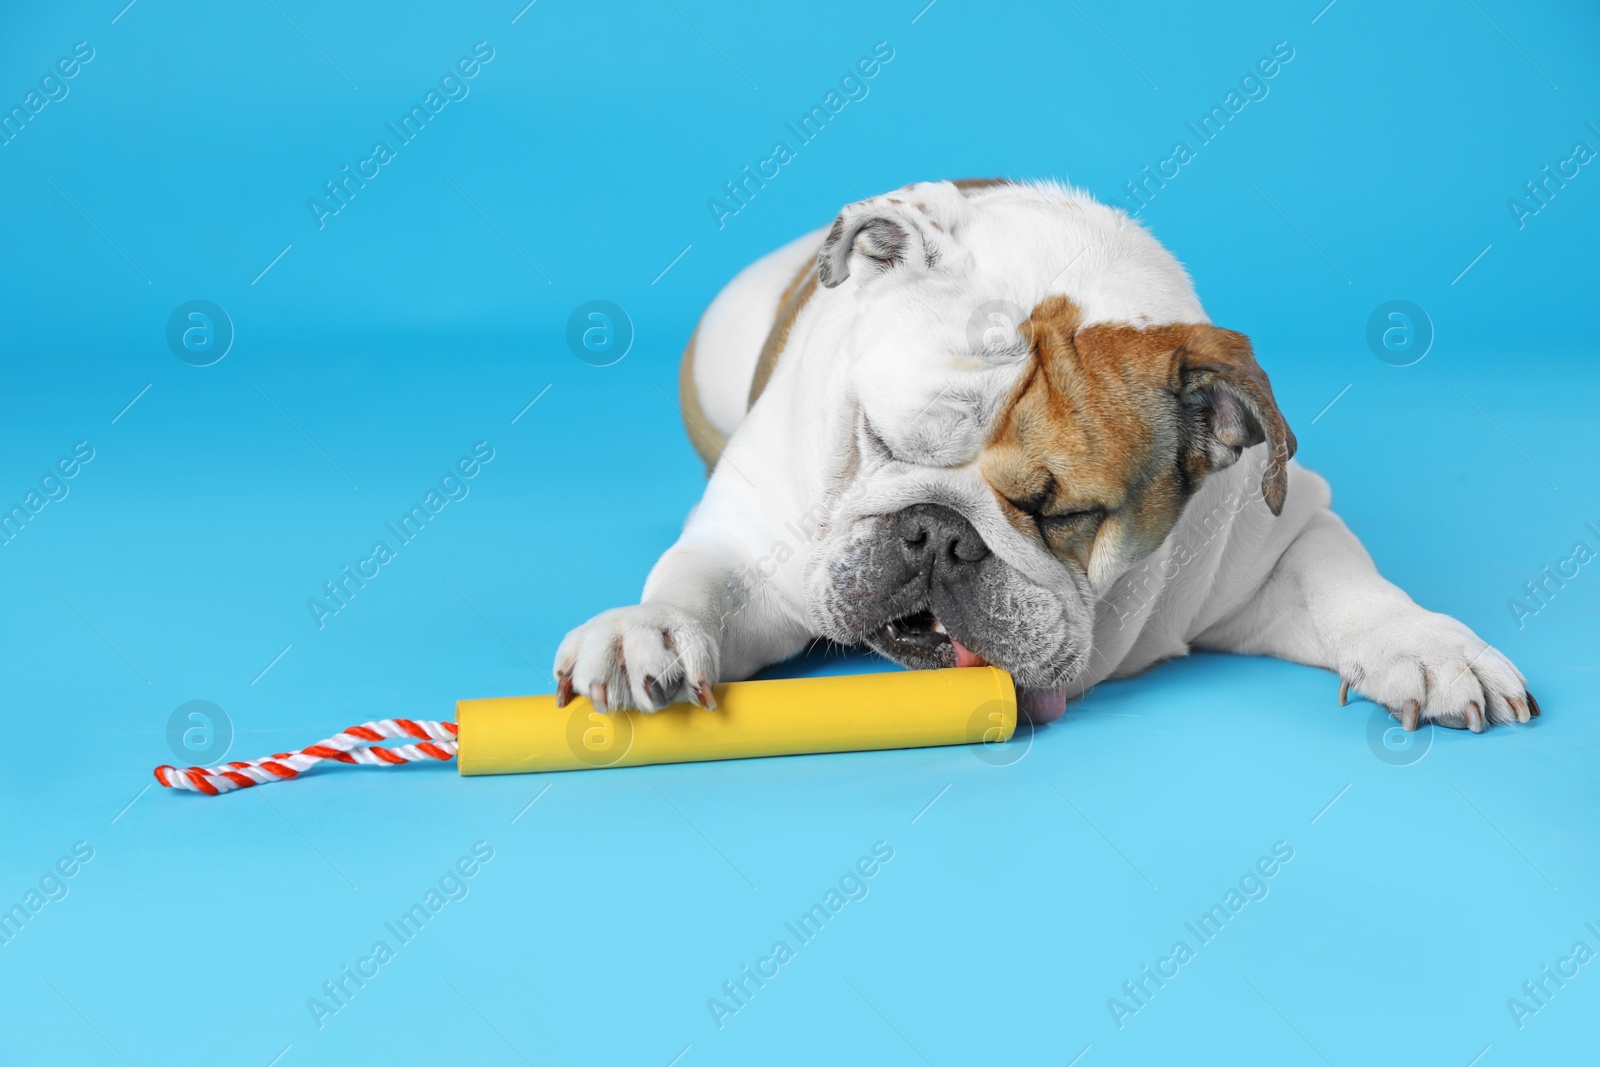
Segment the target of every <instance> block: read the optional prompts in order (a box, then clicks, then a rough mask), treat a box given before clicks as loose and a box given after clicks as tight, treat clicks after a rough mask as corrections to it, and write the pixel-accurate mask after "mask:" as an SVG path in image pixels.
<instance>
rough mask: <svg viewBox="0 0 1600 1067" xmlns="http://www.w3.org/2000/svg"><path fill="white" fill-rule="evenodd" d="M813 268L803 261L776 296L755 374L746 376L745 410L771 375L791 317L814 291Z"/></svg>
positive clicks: (810, 262)
mask: <svg viewBox="0 0 1600 1067" xmlns="http://www.w3.org/2000/svg"><path fill="white" fill-rule="evenodd" d="M816 268H817V264H816V261H815V260H812V259H808V260H806V262H805V265H804V266H802V267H801V268H800V270H799V271H797V272H796V273H795V276H794V278H793V279H792V280H791V281H790V282H789V284H788V285H787V286H786V287H785V288H784V290H783V295H782V296H780V297H779V298H778V317H777V318H776V319H774V320H773V323H772V329H771V331H769V332H768V334H767V340H766V343H765V344H763V345H762V346H761V355H760V356H759V357H758V358H757V359H756V371H755V375H754V376H753V377H752V378H751V379H750V399H749V401H748V402H747V403H746V404H745V410H746V411H748V410H750V408H752V407H754V406H755V403H756V399H757V398H758V397H760V396H761V393H762V391H763V390H765V389H766V387H767V382H768V381H770V380H771V378H772V372H773V371H774V370H776V369H777V366H778V357H779V356H780V355H782V354H783V349H784V346H785V345H787V344H788V343H789V331H790V330H791V329H793V328H794V320H795V319H797V318H799V317H800V312H801V311H802V310H803V309H804V308H805V306H806V301H808V300H810V299H811V296H812V294H813V293H815V292H816V291H817V269H816Z"/></svg>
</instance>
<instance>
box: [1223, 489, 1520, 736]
mask: <svg viewBox="0 0 1600 1067" xmlns="http://www.w3.org/2000/svg"><path fill="white" fill-rule="evenodd" d="M1193 643H1194V644H1195V645H1197V646H1202V647H1209V648H1218V649H1224V650H1227V651H1232V652H1245V653H1255V654H1264V655H1270V656H1277V657H1279V658H1281V659H1288V660H1293V661H1295V662H1297V663H1306V664H1310V665H1312V666H1316V667H1326V668H1328V669H1329V670H1333V671H1337V672H1338V673H1339V678H1340V686H1339V696H1340V701H1341V703H1342V702H1343V700H1344V698H1345V694H1346V691H1347V689H1354V690H1356V691H1357V692H1358V693H1360V694H1361V695H1363V696H1365V697H1367V698H1368V699H1370V700H1372V701H1374V702H1376V703H1378V704H1382V705H1383V706H1384V707H1386V708H1388V709H1389V711H1390V712H1391V713H1392V714H1393V715H1394V716H1395V717H1396V718H1398V719H1399V720H1400V722H1401V724H1402V725H1403V726H1404V727H1405V728H1406V729H1407V730H1414V729H1416V727H1417V724H1418V723H1422V722H1432V723H1437V724H1438V725H1440V726H1449V727H1455V728H1457V729H1460V728H1466V729H1469V730H1474V731H1482V730H1483V729H1484V727H1485V726H1486V725H1487V724H1488V723H1509V722H1527V721H1528V720H1529V718H1530V717H1531V716H1533V715H1537V714H1539V705H1538V704H1537V703H1535V702H1534V699H1533V697H1532V696H1530V695H1529V694H1528V691H1527V687H1526V679H1525V678H1523V676H1522V673H1521V672H1520V671H1518V670H1517V668H1516V667H1515V666H1514V665H1513V664H1512V663H1511V661H1510V660H1509V659H1507V658H1506V657H1505V656H1503V655H1502V654H1501V653H1500V652H1498V651H1496V650H1495V649H1494V648H1491V647H1490V646H1489V645H1487V644H1485V643H1484V642H1483V641H1482V640H1480V639H1479V637H1478V636H1477V635H1476V634H1474V633H1473V632H1472V631H1471V630H1469V629H1468V628H1467V627H1466V626H1464V625H1463V624H1462V623H1460V622H1457V621H1456V620H1455V619H1452V618H1451V617H1449V616H1448V615H1440V614H1438V613H1437V612H1432V611H1428V610H1426V609H1424V608H1422V607H1419V606H1418V605H1417V604H1416V603H1415V602H1414V601H1412V599H1411V598H1410V597H1408V596H1406V594H1405V593H1404V592H1402V591H1401V590H1400V589H1398V588H1397V587H1395V586H1394V585H1392V584H1391V583H1389V582H1387V581H1385V580H1384V579H1383V578H1382V577H1381V576H1380V575H1379V574H1378V571H1377V568H1376V567H1375V566H1374V565H1373V563H1372V558H1371V557H1370V556H1368V555H1367V552H1366V549H1364V548H1363V547H1362V546H1361V543H1360V542H1359V541H1358V540H1356V537H1355V535H1354V534H1352V533H1351V532H1350V530H1349V529H1348V528H1347V527H1346V526H1345V525H1344V523H1343V522H1341V521H1340V520H1339V518H1338V517H1337V516H1336V515H1334V514H1333V512H1331V511H1329V510H1328V509H1327V508H1320V509H1319V510H1318V511H1317V512H1316V513H1315V514H1314V515H1312V516H1311V517H1310V519H1309V521H1307V522H1306V524H1305V526H1304V528H1303V529H1302V530H1301V532H1300V533H1299V534H1298V536H1296V537H1295V539H1294V540H1293V541H1292V542H1291V543H1290V545H1289V547H1288V549H1287V550H1286V551H1285V552H1284V553H1283V555H1282V556H1281V557H1280V558H1279V559H1278V561H1277V564H1276V566H1274V567H1272V569H1271V570H1270V571H1269V572H1267V573H1266V577H1265V580H1264V581H1261V582H1260V584H1259V585H1258V586H1257V588H1256V589H1255V592H1254V593H1253V594H1252V595H1250V596H1249V597H1248V599H1246V600H1245V602H1244V603H1243V604H1242V605H1241V606H1240V607H1239V608H1238V609H1237V610H1234V611H1232V612H1231V613H1230V614H1228V615H1227V617H1225V618H1223V619H1222V620H1221V621H1220V622H1217V623H1215V624H1214V625H1212V626H1210V627H1209V628H1208V629H1207V630H1205V632H1203V633H1201V634H1200V635H1199V636H1198V637H1197V638H1196V639H1195V641H1194V642H1193Z"/></svg>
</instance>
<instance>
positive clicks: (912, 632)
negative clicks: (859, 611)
mask: <svg viewBox="0 0 1600 1067" xmlns="http://www.w3.org/2000/svg"><path fill="white" fill-rule="evenodd" d="M872 636H873V637H874V638H875V641H874V642H873V643H874V644H876V645H877V646H878V647H879V649H881V650H883V651H885V652H887V653H888V654H890V655H891V656H894V657H895V658H897V659H901V660H902V661H907V660H909V661H910V662H911V663H913V664H921V663H925V662H927V661H928V660H929V659H930V658H931V659H934V660H936V661H937V662H938V663H939V664H941V665H942V666H946V667H987V666H989V665H990V663H989V660H988V659H986V658H985V657H984V656H983V654H982V653H980V652H975V651H973V649H971V648H969V647H968V646H967V645H965V644H963V643H962V642H961V641H960V640H959V639H958V638H956V637H955V635H953V634H952V633H950V631H949V630H948V629H946V628H945V625H944V623H943V622H941V621H939V617H938V616H937V615H935V614H934V613H933V611H932V609H930V608H920V609H918V610H917V611H913V612H911V613H910V614H908V615H901V616H899V617H898V618H893V619H890V620H889V621H888V622H886V623H884V624H883V625H882V626H881V627H879V628H878V630H877V632H876V633H875V634H873V635H872ZM994 666H997V667H1003V666H1004V665H1003V664H998V663H997V664H994ZM1066 710H1067V690H1066V687H1065V686H1057V687H1054V688H1051V689H1034V688H1029V687H1027V686H1021V685H1019V686H1017V711H1018V712H1019V713H1021V714H1022V715H1024V716H1025V717H1027V718H1028V720H1029V721H1031V722H1034V723H1046V722H1055V721H1056V720H1057V719H1059V718H1061V716H1062V714H1063V713H1064V712H1065V711H1066Z"/></svg>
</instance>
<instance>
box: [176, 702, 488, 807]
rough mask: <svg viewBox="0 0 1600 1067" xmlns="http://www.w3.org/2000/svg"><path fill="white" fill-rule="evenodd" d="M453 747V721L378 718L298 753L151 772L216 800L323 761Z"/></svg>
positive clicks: (378, 759)
mask: <svg viewBox="0 0 1600 1067" xmlns="http://www.w3.org/2000/svg"><path fill="white" fill-rule="evenodd" d="M407 737H409V738H416V741H414V742H408V743H407V744H404V745H393V746H390V747H387V748H386V747H383V746H381V745H378V744H376V742H379V741H390V740H394V739H396V738H407ZM459 747H460V742H458V741H457V740H456V724H455V723H453V722H433V721H430V720H427V719H379V720H377V721H375V722H366V723H362V724H361V725H360V726H348V727H346V728H345V730H344V732H343V733H337V734H334V735H333V736H332V737H330V738H328V739H327V740H326V741H319V742H318V743H317V744H314V745H309V746H307V747H306V748H302V749H301V750H300V751H298V752H280V753H278V754H277V755H275V756H267V757H265V758H263V759H257V760H235V761H234V762H232V763H224V764H222V765H220V766H217V767H186V768H180V767H173V766H169V765H167V764H163V765H162V766H160V767H157V768H156V781H158V782H160V783H161V784H162V785H164V786H166V787H167V788H168V789H192V790H194V791H195V792H197V793H206V794H208V795H210V796H216V795H217V794H218V793H228V792H231V791H233V790H235V789H248V788H249V787H250V786H253V785H261V784H263V783H265V782H277V781H282V780H283V779H286V778H294V777H297V776H298V775H299V774H300V772H301V771H304V770H307V769H309V768H311V767H315V766H316V765H317V764H319V763H321V762H323V761H324V760H334V761H336V762H339V763H350V764H356V763H367V764H374V765H377V766H380V767H389V766H393V765H395V764H398V763H410V762H412V761H414V760H421V759H434V760H449V759H454V758H455V755H456V750H457V749H458V748H459Z"/></svg>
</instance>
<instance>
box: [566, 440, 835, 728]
mask: <svg viewBox="0 0 1600 1067" xmlns="http://www.w3.org/2000/svg"><path fill="white" fill-rule="evenodd" d="M745 492H748V487H746V486H743V485H741V486H730V485H729V484H728V475H727V472H726V471H725V470H724V469H723V468H721V467H719V468H718V470H717V472H716V473H715V474H713V476H712V479H711V483H710V484H709V485H708V486H707V487H706V495H705V498H704V499H703V500H702V501H701V502H700V505H699V506H698V507H696V508H695V511H694V514H693V515H691V517H690V519H689V522H688V524H687V525H686V526H685V528H684V532H683V536H682V537H680V538H679V539H678V542H677V543H676V544H675V545H673V546H672V547H671V548H670V549H668V550H667V552H666V554H665V555H663V556H662V557H661V559H660V560H659V561H658V562H657V563H656V565H655V567H654V569H652V570H651V572H650V577H649V579H648V580H647V581H646V582H645V588H644V595H643V597H642V601H641V603H639V604H636V605H633V606H632V607H625V608H613V609H612V610H610V611H606V612H602V613H601V614H599V615H597V616H595V617H594V618H593V619H591V620H589V621H588V622H587V623H584V624H583V625H582V626H580V627H578V628H577V629H575V630H573V631H572V632H571V633H569V634H568V635H567V636H566V639H565V640H563V641H562V642H561V646H560V648H559V649H557V651H556V660H555V675H556V685H557V693H558V695H559V698H560V699H559V701H558V702H559V703H561V704H563V705H564V704H565V703H566V702H567V701H568V700H570V699H571V697H572V695H573V694H574V693H578V694H581V695H584V696H587V697H589V699H590V700H592V701H593V702H594V705H595V707H596V708H598V709H600V710H602V711H605V710H615V709H618V708H638V709H639V710H641V711H658V710H660V709H661V708H664V707H666V706H667V705H669V704H673V703H676V702H678V701H682V700H690V701H693V702H695V703H696V704H699V705H701V706H702V707H712V706H714V705H715V699H714V698H713V696H712V692H711V687H712V686H714V685H715V684H716V683H717V682H718V681H738V680H740V679H743V678H748V677H749V676H750V675H752V674H754V673H755V672H756V671H758V670H760V669H761V668H762V667H765V666H766V665H768V664H769V663H776V662H778V661H779V660H782V659H786V658H788V657H789V656H791V655H793V654H794V653H796V652H798V651H800V650H801V649H802V648H804V647H805V644H806V642H807V641H809V640H810V639H811V638H812V637H813V636H814V635H813V633H812V632H811V630H810V628H809V626H808V625H807V624H806V623H805V621H804V618H803V615H802V613H801V611H800V610H799V609H798V608H797V607H796V606H795V605H794V604H792V603H791V602H790V600H789V598H788V597H786V596H785V595H784V594H783V592H782V591H780V590H779V589H777V588H776V587H775V586H774V585H773V584H772V583H768V582H764V581H762V580H761V578H760V570H759V568H758V563H757V556H756V555H755V553H754V552H753V551H752V548H753V546H757V545H768V546H770V545H771V544H772V543H773V542H774V541H775V540H777V539H778V537H779V536H780V535H779V534H778V532H777V531H770V530H768V529H766V524H765V522H764V520H762V519H760V518H757V517H756V516H759V515H761V514H769V513H773V512H771V511H770V510H769V509H766V508H762V507H760V506H756V505H755V504H754V503H753V502H752V501H751V500H749V499H747V498H745V495H744V494H745Z"/></svg>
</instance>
